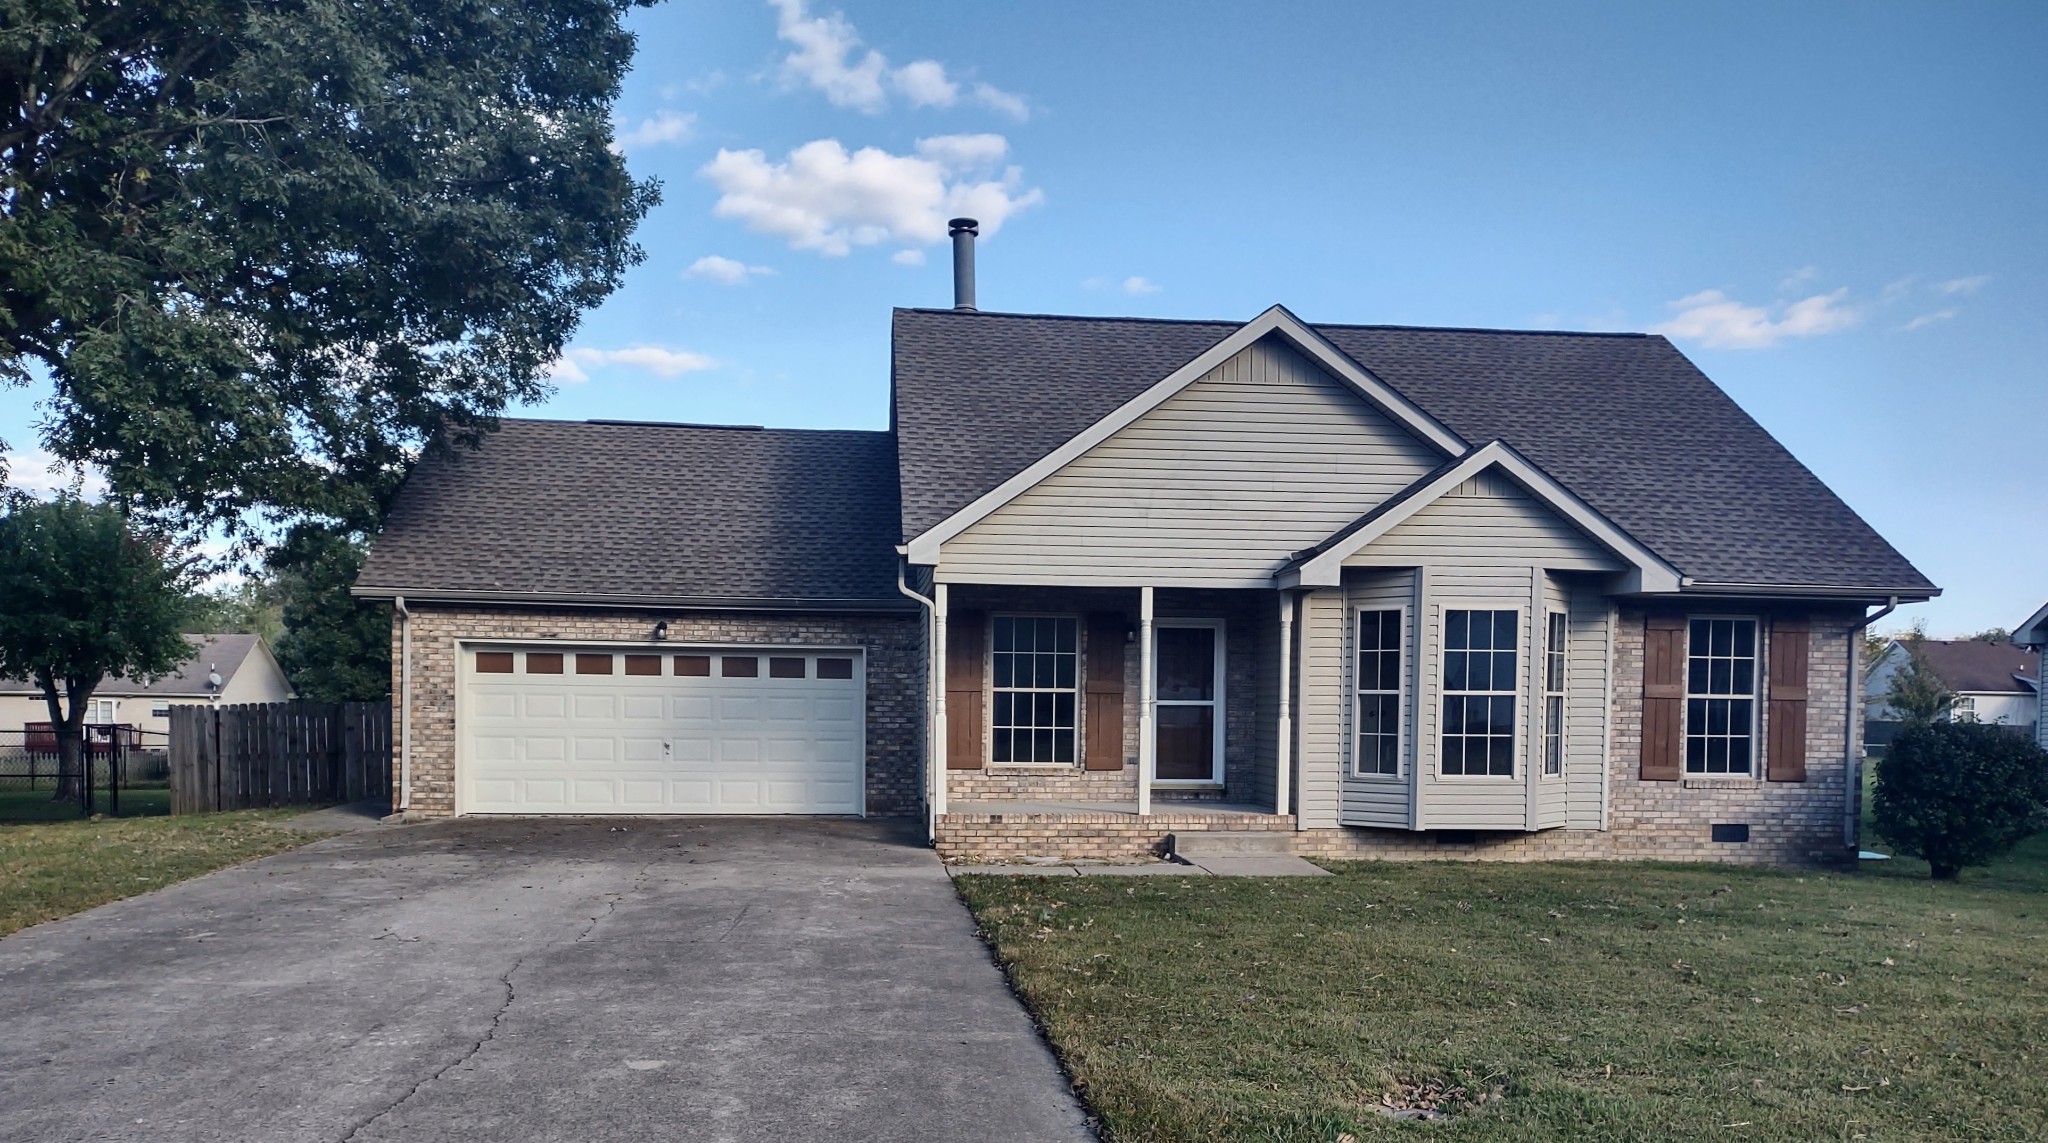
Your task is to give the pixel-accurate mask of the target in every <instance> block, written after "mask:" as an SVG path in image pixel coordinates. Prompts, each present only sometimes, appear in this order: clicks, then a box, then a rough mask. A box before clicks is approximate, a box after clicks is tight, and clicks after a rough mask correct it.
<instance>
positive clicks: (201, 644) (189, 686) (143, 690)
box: [0, 633, 263, 698]
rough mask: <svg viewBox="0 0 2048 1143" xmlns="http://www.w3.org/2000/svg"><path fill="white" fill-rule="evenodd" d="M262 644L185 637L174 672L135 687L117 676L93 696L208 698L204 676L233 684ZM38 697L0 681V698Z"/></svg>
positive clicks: (255, 638)
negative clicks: (186, 653) (186, 652)
mask: <svg viewBox="0 0 2048 1143" xmlns="http://www.w3.org/2000/svg"><path fill="white" fill-rule="evenodd" d="M262 641H263V637H262V636H260V635H243V634H233V633H229V634H220V635H187V636H185V642H187V643H190V644H191V645H192V657H191V658H189V659H187V660H185V661H184V662H183V663H181V664H179V665H178V668H177V670H175V671H173V672H171V673H170V674H168V675H165V676H164V677H163V678H161V679H158V680H156V681H155V682H151V683H138V682H136V681H135V680H133V679H127V678H122V677H120V676H116V677H114V678H111V679H107V680H105V681H103V682H101V683H100V685H99V686H97V687H94V688H93V692H92V693H93V694H94V695H95V696H96V697H100V698H136V697H146V696H159V695H161V696H171V695H206V694H211V693H212V692H211V691H209V690H208V689H207V686H206V676H207V675H209V674H211V673H213V671H215V670H218V671H219V672H220V681H221V686H223V687H225V686H227V684H229V683H231V682H233V681H234V679H235V672H236V671H239V670H241V669H242V664H243V663H245V662H247V661H248V660H249V654H250V652H252V651H254V650H255V649H256V644H258V643H260V642H262ZM41 693H42V690H41V688H39V687H37V686H36V685H35V684H34V683H32V682H27V681H25V680H22V679H0V694H41Z"/></svg>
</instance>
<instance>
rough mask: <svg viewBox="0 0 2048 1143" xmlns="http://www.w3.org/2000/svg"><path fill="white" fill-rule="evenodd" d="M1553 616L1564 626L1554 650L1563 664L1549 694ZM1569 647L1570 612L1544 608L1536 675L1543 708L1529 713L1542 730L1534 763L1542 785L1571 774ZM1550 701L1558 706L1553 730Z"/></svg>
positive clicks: (1570, 632) (1560, 665)
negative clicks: (1553, 766)
mask: <svg viewBox="0 0 2048 1143" xmlns="http://www.w3.org/2000/svg"><path fill="white" fill-rule="evenodd" d="M1552 616H1556V617H1558V618H1560V619H1562V620H1564V623H1563V627H1564V638H1563V639H1562V640H1561V641H1560V642H1559V645H1558V647H1557V648H1556V649H1555V650H1556V653H1557V654H1558V656H1559V657H1560V658H1561V659H1562V660H1563V662H1562V663H1560V664H1559V665H1558V670H1557V689H1556V690H1551V689H1550V656H1551V653H1552V648H1551V645H1550V620H1551V617H1552ZM1571 646H1572V617H1571V612H1570V611H1568V610H1564V609H1560V608H1553V607H1546V608H1544V609H1543V660H1542V663H1541V665H1540V666H1539V668H1538V673H1539V675H1540V677H1541V679H1542V686H1541V689H1540V691H1539V697H1540V698H1542V700H1543V707H1542V709H1541V710H1540V711H1532V712H1531V713H1532V714H1534V715H1535V716H1536V719H1537V721H1538V723H1539V724H1540V725H1541V728H1542V729H1541V730H1540V731H1539V732H1538V737H1539V738H1540V740H1541V741H1540V742H1539V744H1538V745H1539V747H1540V749H1539V754H1540V757H1539V758H1538V759H1537V761H1536V776H1537V778H1538V779H1539V780H1541V781H1545V782H1562V781H1563V780H1564V776H1565V773H1566V772H1567V771H1568V770H1570V769H1571V759H1572V744H1571V737H1570V729H1571V718H1572V652H1571ZM1553 698H1555V699H1557V700H1558V703H1557V725H1556V726H1555V727H1552V726H1551V722H1550V700H1551V699H1553ZM1553 729H1555V730H1556V731H1557V773H1555V774H1553V773H1551V772H1550V732H1551V731H1552V730H1553Z"/></svg>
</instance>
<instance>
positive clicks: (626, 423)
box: [498, 416, 889, 436]
mask: <svg viewBox="0 0 2048 1143" xmlns="http://www.w3.org/2000/svg"><path fill="white" fill-rule="evenodd" d="M498 420H499V421H500V422H506V421H510V422H512V423H515V424H522V425H578V426H588V425H595V426H598V427H601V428H633V429H723V430H730V431H733V432H758V433H857V434H860V435H863V436H888V435H889V430H888V429H849V428H831V429H814V428H796V427H787V426H782V425H720V424H711V423H708V422H697V421H638V420H632V419H629V418H617V417H507V416H500V417H499V418H498Z"/></svg>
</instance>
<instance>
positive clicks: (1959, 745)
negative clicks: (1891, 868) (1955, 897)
mask: <svg viewBox="0 0 2048 1143" xmlns="http://www.w3.org/2000/svg"><path fill="white" fill-rule="evenodd" d="M1873 808H1874V810H1875V818H1876V823H1875V824H1876V826H1877V832H1878V834H1879V835H1880V836H1882V837H1883V838H1884V839H1885V840H1886V841H1888V842H1890V843H1891V844H1892V845H1893V846H1895V847H1897V849H1898V850H1899V851H1900V852H1901V853H1906V854H1909V855H1911V856H1914V857H1921V858H1925V859H1926V860H1927V864H1928V865H1930V866H1932V867H1933V874H1934V878H1935V880H1937V881H1952V880H1954V879H1955V877H1956V875H1957V874H1958V873H1960V872H1962V870H1963V869H1964V868H1965V867H1967V866H1972V865H1987V864H1989V863H1990V862H1992V861H1994V860H1996V859H1997V858H1999V857H2002V856H2004V855H2005V854H2006V853H2007V852H2008V851H2010V850H2011V849H2012V847H2013V846H2015V845H2018V844H2019V843H2020V842H2022V841H2024V840H2026V838H2027V837H2028V836H2030V835H2032V834H2033V833H2035V832H2037V831H2039V830H2040V829H2042V828H2043V827H2044V826H2048V751H2044V750H2042V749H2041V748H2040V747H2039V746H2036V745H2035V744H2034V743H2033V742H2031V741H2029V740H2028V739H2027V738H2026V737H2024V736H2022V735H2019V734H2015V733H2013V732H2012V731H2011V730H2008V729H2006V728H2004V727H1999V726H1989V725H1985V724H1982V723H1973V722H1963V723H1948V722H1937V723H1931V724H1921V725H1917V726H1909V727H1907V728H1906V729H1905V730H1903V731H1901V732H1900V733H1899V736H1898V737H1897V738H1894V739H1893V740H1892V743H1891V745H1890V746H1889V747H1888V748H1887V749H1886V750H1885V755H1884V758H1883V759H1882V760H1880V761H1879V762H1878V765H1877V796H1876V799H1875V806H1874V807H1873Z"/></svg>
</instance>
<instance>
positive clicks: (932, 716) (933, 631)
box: [896, 549, 946, 841]
mask: <svg viewBox="0 0 2048 1143" xmlns="http://www.w3.org/2000/svg"><path fill="white" fill-rule="evenodd" d="M899 550H900V549H899ZM908 567H909V561H908V560H897V561H896V590H897V591H900V592H902V593H903V594H905V595H907V596H909V597H910V598H912V599H914V600H916V601H917V603H918V606H920V607H922V608H923V609H924V615H925V656H924V673H925V685H924V779H925V780H924V833H925V840H926V841H936V840H938V835H939V813H940V812H941V811H940V808H939V807H940V803H942V802H944V801H945V798H946V776H945V774H944V773H940V772H935V771H934V769H933V766H932V763H933V761H934V760H935V759H936V758H937V755H938V752H937V751H936V750H935V749H934V747H933V744H934V741H935V739H934V737H933V736H934V735H936V734H937V733H938V729H937V727H938V710H937V700H936V699H935V698H934V697H933V696H934V695H936V694H937V693H938V691H939V675H938V658H939V635H938V628H939V613H938V606H937V604H935V603H934V602H933V601H932V600H930V599H927V598H926V597H924V596H922V595H919V594H918V593H917V592H916V591H914V590H912V589H911V586H910V584H909V582H908V581H906V580H905V579H904V577H903V573H904V570H905V569H906V568H908ZM935 789H936V793H934V790H935Z"/></svg>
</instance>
